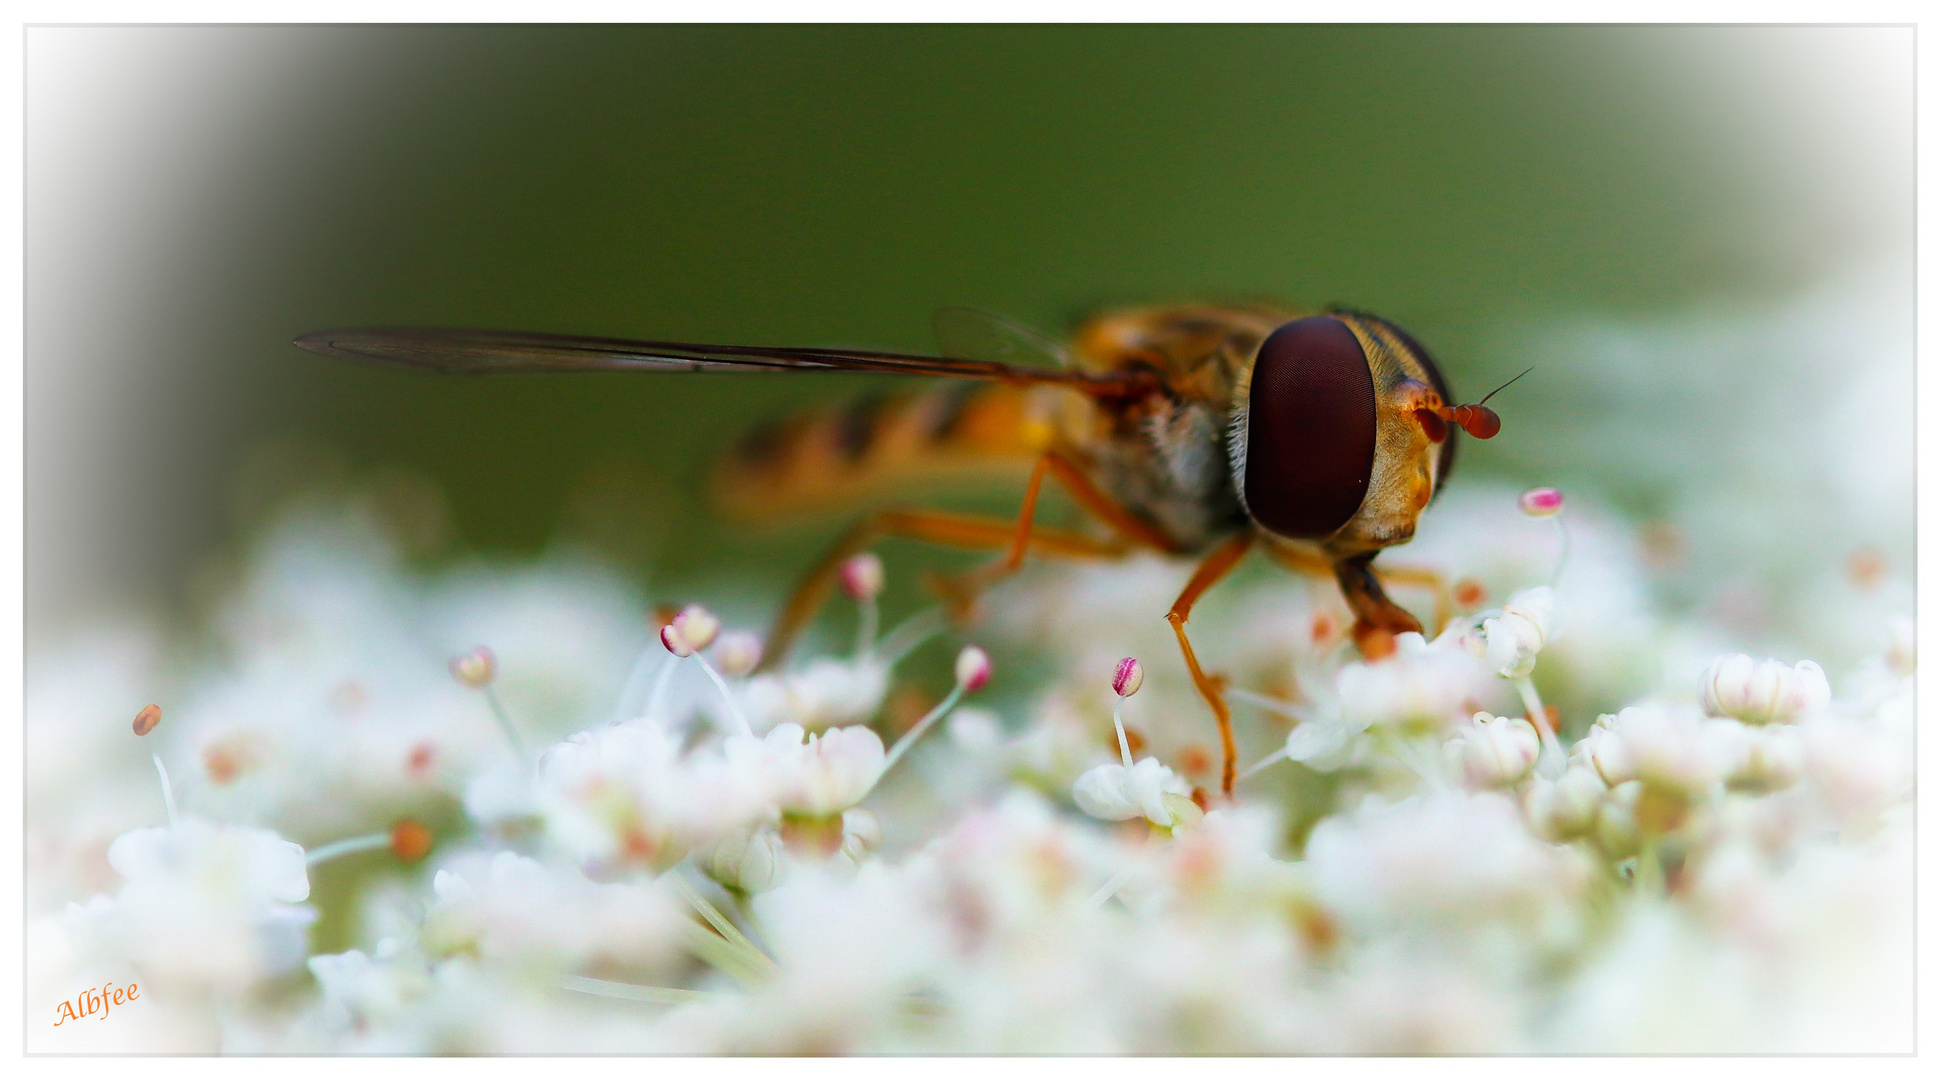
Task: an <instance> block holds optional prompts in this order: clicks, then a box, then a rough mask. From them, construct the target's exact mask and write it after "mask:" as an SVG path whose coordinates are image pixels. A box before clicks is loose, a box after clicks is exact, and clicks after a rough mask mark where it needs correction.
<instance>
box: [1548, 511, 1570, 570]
mask: <svg viewBox="0 0 1940 1080" xmlns="http://www.w3.org/2000/svg"><path fill="white" fill-rule="evenodd" d="M1549 520H1551V521H1554V522H1555V523H1556V569H1555V570H1554V571H1552V572H1551V573H1550V575H1549V584H1550V586H1551V587H1552V588H1553V587H1555V585H1556V583H1557V582H1559V581H1561V580H1563V564H1565V563H1567V562H1569V559H1570V531H1569V526H1567V525H1564V524H1563V512H1562V511H1560V510H1558V511H1557V512H1556V516H1555V517H1553V518H1550V519H1549Z"/></svg>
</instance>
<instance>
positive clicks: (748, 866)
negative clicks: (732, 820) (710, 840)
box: [707, 828, 784, 893]
mask: <svg viewBox="0 0 1940 1080" xmlns="http://www.w3.org/2000/svg"><path fill="white" fill-rule="evenodd" d="M782 853H783V848H782V843H781V836H780V834H778V833H776V832H775V831H774V830H773V829H768V828H763V829H757V830H755V831H754V832H753V833H747V834H744V833H736V834H735V835H733V836H729V837H726V838H725V839H723V840H722V841H721V842H720V843H718V844H716V845H714V852H713V854H712V855H711V856H709V858H708V861H707V873H708V876H709V877H711V878H713V879H714V880H715V881H718V882H720V883H721V884H723V885H727V886H730V887H732V888H737V889H740V890H741V891H742V892H748V893H758V892H766V891H767V890H769V889H771V888H773V887H774V886H775V884H776V882H777V881H779V880H780V878H781V871H782V867H783V866H784V862H783V857H782Z"/></svg>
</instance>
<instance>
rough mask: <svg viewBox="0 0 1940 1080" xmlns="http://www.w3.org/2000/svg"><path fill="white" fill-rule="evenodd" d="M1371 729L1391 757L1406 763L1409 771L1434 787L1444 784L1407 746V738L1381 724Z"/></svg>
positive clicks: (1376, 739) (1375, 739)
mask: <svg viewBox="0 0 1940 1080" xmlns="http://www.w3.org/2000/svg"><path fill="white" fill-rule="evenodd" d="M1369 731H1370V732H1371V733H1372V734H1373V735H1374V741H1375V742H1376V743H1379V744H1380V746H1381V749H1383V750H1386V751H1387V752H1388V756H1389V757H1392V758H1393V759H1395V760H1396V761H1399V762H1400V763H1401V764H1403V765H1406V766H1407V767H1408V771H1409V772H1412V773H1414V774H1415V776H1417V777H1419V778H1420V779H1421V782H1422V783H1424V784H1427V785H1428V786H1429V787H1432V788H1440V787H1442V786H1443V784H1442V778H1441V777H1440V776H1438V775H1436V774H1435V773H1434V772H1433V771H1431V770H1429V769H1426V768H1423V767H1422V765H1421V763H1420V762H1419V761H1418V760H1416V758H1415V755H1414V754H1413V753H1412V752H1411V751H1410V750H1409V749H1408V748H1407V746H1406V740H1403V739H1401V738H1399V737H1397V736H1396V735H1395V734H1394V733H1393V732H1392V731H1389V730H1388V729H1387V727H1385V726H1384V725H1381V724H1376V725H1374V727H1372V728H1370V729H1369Z"/></svg>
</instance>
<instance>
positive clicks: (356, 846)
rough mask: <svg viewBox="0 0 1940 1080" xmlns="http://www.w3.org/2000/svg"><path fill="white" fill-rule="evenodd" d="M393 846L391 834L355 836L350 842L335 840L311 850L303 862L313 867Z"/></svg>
mask: <svg viewBox="0 0 1940 1080" xmlns="http://www.w3.org/2000/svg"><path fill="white" fill-rule="evenodd" d="M390 846H391V834H390V833H372V834H370V835H369V836H353V837H351V838H349V839H348V840H334V841H332V842H330V843H328V844H324V845H322V846H321V847H315V848H311V849H310V852H309V854H307V855H305V856H304V857H303V861H304V862H305V863H307V864H309V865H311V866H315V865H317V864H318V863H325V862H329V861H330V860H331V859H336V858H341V857H342V856H345V855H355V854H356V853H358V852H360V851H376V850H377V849H379V848H387V847H390Z"/></svg>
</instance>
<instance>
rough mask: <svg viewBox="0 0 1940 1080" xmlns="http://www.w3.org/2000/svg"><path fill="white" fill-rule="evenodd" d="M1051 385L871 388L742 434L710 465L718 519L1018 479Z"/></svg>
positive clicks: (846, 506) (1043, 419)
mask: <svg viewBox="0 0 1940 1080" xmlns="http://www.w3.org/2000/svg"><path fill="white" fill-rule="evenodd" d="M1069 396H1071V395H1068V394H1066V393H1065V392H1063V391H1059V390H1056V389H1053V388H1041V387H1040V388H1029V387H1014V386H1009V385H1005V384H1001V383H988V382H957V381H950V382H937V383H930V384H927V385H924V386H922V387H921V388H918V389H913V390H901V391H896V392H891V393H875V394H869V395H866V396H863V397H859V398H855V399H853V400H850V401H846V402H840V403H837V404H834V405H829V406H824V407H820V408H817V409H814V410H812V411H809V412H803V413H798V414H795V415H793V416H788V417H784V418H782V419H780V420H778V421H774V422H771V423H768V424H764V425H762V426H761V427H758V428H755V429H754V430H753V431H750V432H749V433H748V434H747V435H746V436H745V437H744V438H743V439H742V440H741V442H740V444H739V445H738V446H737V447H736V448H735V449H734V450H733V451H732V452H731V453H729V454H728V455H727V456H726V457H724V458H723V459H722V460H721V462H720V463H719V465H718V466H717V467H716V468H715V470H714V477H713V484H712V493H713V501H714V505H715V508H716V510H717V511H718V512H719V513H720V514H722V515H723V516H724V517H728V518H730V519H734V520H741V521H762V520H772V519H778V518H789V517H801V516H809V515H816V514H822V513H829V512H835V511H846V510H852V509H854V508H855V507H857V506H858V505H861V504H864V503H867V502H870V501H872V500H875V499H879V498H881V497H883V496H886V495H891V494H897V493H902V492H910V491H914V490H920V489H922V488H926V487H930V486H934V485H947V486H951V487H956V486H961V485H965V484H973V483H979V482H1010V483H1012V484H1021V483H1022V481H1023V479H1024V478H1025V477H1026V476H1028V475H1029V472H1030V469H1031V466H1032V465H1033V464H1034V463H1035V462H1036V460H1037V458H1038V456H1039V455H1040V454H1042V453H1043V452H1044V450H1045V448H1046V447H1048V446H1049V445H1050V444H1051V442H1052V439H1053V431H1054V413H1055V412H1056V410H1057V409H1058V407H1059V400H1058V399H1060V398H1065V397H1069Z"/></svg>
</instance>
